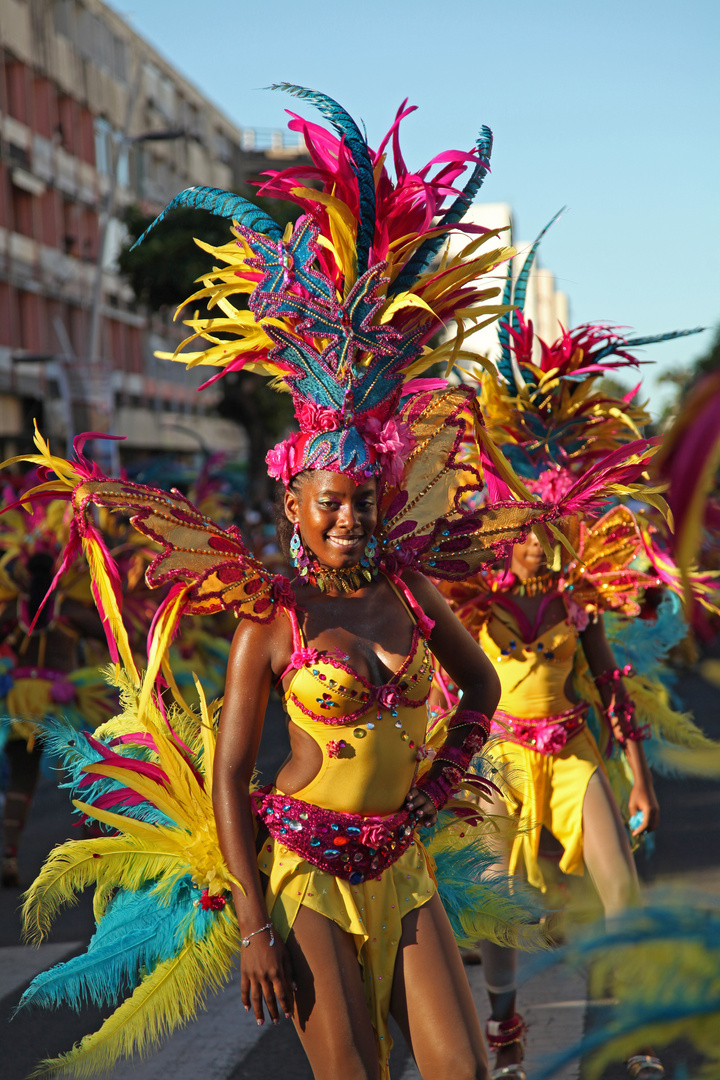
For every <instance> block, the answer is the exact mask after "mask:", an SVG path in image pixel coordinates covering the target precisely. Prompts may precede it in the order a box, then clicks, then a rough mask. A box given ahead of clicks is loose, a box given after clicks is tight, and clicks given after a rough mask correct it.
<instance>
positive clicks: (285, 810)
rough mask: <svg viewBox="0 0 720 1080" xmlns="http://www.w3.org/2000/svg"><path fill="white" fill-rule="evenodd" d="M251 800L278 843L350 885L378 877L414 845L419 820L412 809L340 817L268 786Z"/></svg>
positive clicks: (256, 811)
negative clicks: (389, 813) (383, 815)
mask: <svg viewBox="0 0 720 1080" xmlns="http://www.w3.org/2000/svg"><path fill="white" fill-rule="evenodd" d="M252 800H253V803H254V806H253V810H254V812H255V815H256V817H257V818H258V820H259V821H260V822H262V823H263V824H264V825H265V827H266V828H267V830H268V832H269V833H270V835H271V836H272V837H274V839H276V840H278V841H279V842H280V843H282V844H284V845H285V846H286V847H288V848H290V850H291V851H294V852H295V853H296V854H297V855H301V856H302V857H303V858H304V859H307V861H308V862H309V863H312V865H313V866H316V867H317V868H318V869H319V870H325V871H327V873H329V874H333V875H334V876H335V877H339V878H343V880H345V881H349V882H350V884H351V885H359V884H361V883H362V882H363V881H365V880H366V879H368V878H379V877H380V875H381V874H382V873H383V871H384V870H387V868H388V867H389V866H392V864H393V863H394V862H397V860H398V859H399V858H400V856H401V855H403V854H404V853H405V852H406V851H407V849H408V848H409V847H410V845H411V844H412V843H413V830H414V826H415V818H414V816H413V815H412V814H411V813H410V812H409V811H407V810H401V811H399V812H398V813H397V814H391V815H390V816H389V817H365V816H364V815H362V814H340V813H336V812H335V811H333V810H326V809H325V808H324V807H321V806H313V804H312V803H307V802H303V801H302V800H301V799H293V798H292V797H291V796H289V795H283V794H282V793H280V792H273V791H272V790H271V789H268V788H264V789H262V790H260V791H256V792H254V793H253V795H252Z"/></svg>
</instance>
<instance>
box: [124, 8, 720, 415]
mask: <svg viewBox="0 0 720 1080" xmlns="http://www.w3.org/2000/svg"><path fill="white" fill-rule="evenodd" d="M112 6H113V7H114V8H115V9H116V10H117V11H119V12H120V14H122V15H124V16H125V17H126V18H127V19H128V20H129V21H130V22H131V24H132V25H133V26H134V28H135V29H136V30H137V31H138V32H139V33H141V34H143V35H144V36H145V37H146V38H148V39H149V40H150V41H151V42H152V43H153V45H154V46H155V47H156V48H157V49H158V50H159V51H160V52H161V53H162V54H163V55H164V56H166V57H167V58H168V60H170V61H171V62H172V63H173V64H174V65H176V66H177V67H178V68H179V69H180V70H181V71H182V72H183V73H184V74H185V75H186V76H187V77H188V78H190V79H191V80H192V81H193V82H194V83H195V84H196V85H197V86H198V87H199V88H200V89H201V90H202V91H203V92H204V93H205V94H206V95H207V96H208V97H210V98H211V99H212V100H213V101H214V102H215V103H216V104H217V105H219V106H220V107H221V108H222V109H223V111H224V112H225V113H226V114H227V115H228V116H229V117H230V118H231V119H233V120H234V121H235V122H236V123H237V124H239V125H241V126H252V127H281V126H283V125H284V122H285V118H284V111H283V110H284V108H285V107H288V106H289V107H296V108H298V103H296V102H294V101H293V99H289V98H287V97H285V96H284V95H282V94H278V93H271V92H269V91H263V90H262V87H265V86H268V85H269V84H270V83H273V82H279V81H283V80H284V81H287V82H296V83H300V84H302V85H305V86H310V87H312V88H313V89H317V90H322V91H324V92H325V93H327V94H329V95H330V96H331V97H334V98H336V99H337V100H338V101H339V102H341V104H342V105H343V106H344V107H345V108H346V109H347V110H348V111H349V112H350V113H351V114H352V115H353V116H354V117H355V119H356V120H363V121H364V122H365V124H366V126H367V131H368V136H369V141H370V143H371V144H373V145H376V144H377V143H378V142H379V140H380V137H381V136H382V135H383V134H384V133H385V131H386V130H387V128H388V127H389V125H390V123H391V121H392V117H393V116H394V113H395V110H396V108H397V106H398V105H399V103H400V102H401V101H402V100H403V99H404V98H405V97H409V98H410V101H411V103H413V104H415V105H418V106H419V110H418V112H416V113H415V114H413V116H411V117H409V118H408V119H407V120H406V121H405V122H404V125H403V133H402V137H403V148H404V153H405V156H406V159H407V160H408V162H409V163H410V164H411V165H416V166H417V165H421V164H424V163H425V162H426V161H427V160H428V159H429V158H430V157H432V156H433V155H434V154H436V153H437V152H439V151H440V150H443V149H446V148H449V147H451V146H452V147H460V148H468V147H469V146H470V145H471V144H472V142H473V140H474V138H475V134H476V132H477V130H478V128H479V126H480V125H481V124H483V123H485V124H488V125H489V126H490V127H491V128H492V129H493V131H494V134H495V148H494V151H493V168H492V175H491V176H490V177H488V179H487V180H486V181H485V185H484V187H483V189H482V192H481V198H483V199H484V200H486V201H490V202H509V203H510V204H511V205H512V207H513V211H514V214H515V221H516V226H517V233H518V234H519V236H520V237H522V238H525V239H527V238H532V237H533V236H534V235H535V234H536V233H537V232H539V231H540V229H541V228H542V226H543V225H544V224H545V222H546V221H548V220H549V219H550V217H551V216H552V215H553V213H554V212H555V211H556V210H557V209H558V208H559V207H560V206H563V205H567V206H568V207H569V212H568V213H567V214H566V215H564V216H563V218H562V219H561V220H560V221H559V222H558V223H557V225H556V226H555V227H554V228H553V230H552V231H551V232H550V233H549V234H548V235H547V236H546V237H545V239H544V240H543V245H542V262H543V265H545V266H548V267H550V268H551V269H552V270H553V271H554V272H555V275H556V277H557V280H558V286H559V287H560V288H563V289H564V290H565V291H566V292H567V293H568V294H569V296H570V303H571V318H572V321H573V323H579V322H585V321H588V320H598V321H601V320H605V321H612V322H613V323H616V324H619V325H627V326H631V327H633V328H634V330H635V331H636V332H638V333H643V334H644V333H659V332H661V331H664V330H672V329H675V328H679V327H693V326H700V325H702V326H710V327H715V326H717V325H718V323H720V288H719V285H720V138H718V134H719V130H718V129H719V127H720V125H719V124H718V103H719V102H720V64H719V63H718V52H719V50H720V2H718V0H673V2H670V0H654V2H651V0H602V2H601V0H515V2H514V3H508V2H507V0H505V2H503V0H495V2H494V3H489V2H486V0H440V2H435V0H432V2H431V0H415V2H414V3H410V2H407V0H356V2H355V3H349V2H347V0H334V2H332V3H331V2H330V0H293V2H290V0H259V2H258V3H255V4H253V3H250V2H248V0H211V2H210V3H205V4H204V5H203V4H199V3H197V0H114V2H113V4H112ZM298 111H300V112H303V111H304V112H305V113H306V115H308V116H310V117H311V118H313V119H317V115H313V113H314V110H312V109H307V108H305V107H304V106H303V107H302V108H298ZM711 340H712V331H711V332H709V333H706V334H703V335H700V336H698V337H696V338H690V339H688V340H684V341H683V340H681V341H679V342H676V343H668V344H663V345H656V346H653V347H652V348H650V349H647V350H646V351H645V353H644V356H645V357H646V358H647V359H648V360H649V359H652V360H653V361H655V363H653V364H652V365H648V368H647V369H646V372H647V374H646V385H647V389H648V390H649V391H650V392H651V394H652V399H651V400H652V405H653V406H654V407H657V406H658V405H659V403H660V402H661V400H662V392H661V391H659V390H657V389H655V388H654V387H653V385H652V382H653V375H654V374H655V372H659V371H662V370H667V369H676V368H678V367H680V366H682V365H685V364H687V363H689V362H690V361H691V360H692V359H694V358H695V357H697V356H699V355H701V354H702V353H703V352H705V351H706V350H707V349H708V348H709V346H710V343H711Z"/></svg>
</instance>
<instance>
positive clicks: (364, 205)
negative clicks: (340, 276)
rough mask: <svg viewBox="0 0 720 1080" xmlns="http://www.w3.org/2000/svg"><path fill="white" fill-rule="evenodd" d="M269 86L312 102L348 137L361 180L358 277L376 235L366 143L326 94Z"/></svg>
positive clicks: (362, 270) (371, 172) (358, 179)
mask: <svg viewBox="0 0 720 1080" xmlns="http://www.w3.org/2000/svg"><path fill="white" fill-rule="evenodd" d="M270 89H271V90H283V91H284V92H285V93H286V94H292V95H293V97H297V98H301V99H302V100H303V101H309V102H310V104H311V105H314V106H315V108H316V109H318V110H319V112H321V113H322V114H323V116H324V117H325V119H326V120H329V121H330V123H331V124H332V126H333V127H334V128H335V130H336V131H337V133H338V135H340V136H341V137H342V138H344V140H345V145H346V146H347V148H348V150H349V151H350V157H351V159H352V167H353V172H354V173H355V176H356V178H357V183H358V201H359V204H360V222H359V225H358V234H357V241H356V250H357V276H358V277H362V275H363V274H364V273H365V271H366V270H367V268H368V265H369V257H370V248H371V247H372V243H373V239H374V237H375V180H374V177H373V166H372V161H371V159H370V152H369V150H368V145H367V142H366V141H365V139H364V138H363V135H362V132H361V131H360V128H359V127H358V126H357V124H356V123H355V121H354V120H353V118H352V117H351V116H350V115H349V113H347V112H346V111H345V109H343V107H342V106H341V105H338V103H337V101H334V100H333V99H332V98H331V97H328V96H327V95H326V94H321V93H319V92H318V91H317V90H310V89H309V88H308V87H307V86H295V85H294V84H292V83H286V82H282V83H274V84H273V85H272V86H271V87H270Z"/></svg>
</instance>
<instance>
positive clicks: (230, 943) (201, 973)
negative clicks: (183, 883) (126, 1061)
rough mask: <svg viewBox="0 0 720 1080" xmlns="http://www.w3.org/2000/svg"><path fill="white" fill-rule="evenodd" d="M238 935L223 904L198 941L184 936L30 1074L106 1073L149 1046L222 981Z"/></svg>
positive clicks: (193, 1013)
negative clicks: (73, 1041)
mask: <svg viewBox="0 0 720 1080" xmlns="http://www.w3.org/2000/svg"><path fill="white" fill-rule="evenodd" d="M239 937H240V935H239V932H238V929H237V923H236V921H235V918H234V915H232V914H231V913H230V911H229V910H228V909H227V908H224V909H223V910H222V911H221V912H218V913H217V916H216V918H215V920H214V922H213V924H212V926H211V928H210V929H209V931H208V933H207V935H206V936H205V937H204V938H203V939H202V940H199V941H197V940H192V939H191V940H188V941H187V942H186V943H185V944H184V945H183V947H182V949H181V950H180V951H179V952H178V954H177V955H176V956H174V957H173V958H172V959H170V960H165V961H162V962H161V963H159V964H158V965H157V967H155V968H154V969H153V971H152V972H150V973H149V974H147V975H146V976H145V977H144V978H143V979H142V982H141V983H140V985H139V986H138V987H137V989H136V990H135V992H134V993H133V994H132V995H131V996H130V997H129V998H127V999H126V1000H125V1001H124V1002H123V1003H122V1005H120V1006H119V1008H117V1009H116V1010H115V1012H114V1013H112V1015H111V1016H109V1017H108V1019H107V1020H106V1021H105V1022H104V1024H103V1025H102V1027H100V1029H99V1030H98V1031H96V1032H94V1033H93V1034H91V1035H86V1036H85V1038H84V1039H82V1040H81V1042H79V1043H78V1044H77V1045H76V1046H74V1047H73V1049H72V1050H70V1051H69V1052H68V1053H67V1054H61V1055H60V1056H59V1057H56V1058H50V1059H47V1060H45V1061H43V1062H41V1064H40V1065H39V1066H38V1068H37V1069H36V1070H35V1072H34V1073H33V1074H32V1076H47V1075H52V1074H57V1073H62V1074H63V1075H66V1076H75V1077H78V1078H81V1077H90V1076H97V1075H100V1074H103V1073H106V1072H110V1071H111V1070H112V1067H113V1065H114V1064H115V1062H116V1061H117V1059H118V1058H119V1057H120V1056H128V1057H132V1056H134V1055H136V1054H137V1055H139V1056H141V1057H142V1056H144V1055H145V1054H147V1053H149V1052H151V1051H152V1050H154V1049H155V1048H156V1047H157V1045H158V1044H159V1043H160V1042H161V1041H162V1040H163V1039H165V1038H166V1037H167V1036H168V1035H170V1034H172V1032H173V1031H175V1030H176V1029H177V1028H178V1027H182V1026H184V1025H185V1024H186V1023H187V1022H188V1021H189V1020H192V1019H194V1018H195V1017H196V1016H197V1013H198V1010H199V1009H200V1008H202V1007H203V1005H204V1003H205V1000H206V998H207V995H208V993H209V992H210V991H212V992H217V991H218V990H219V989H221V988H222V987H223V986H224V985H225V984H226V983H227V982H228V980H229V978H230V974H231V971H232V965H233V960H234V957H235V956H236V954H237V951H238V949H239V944H240V942H239Z"/></svg>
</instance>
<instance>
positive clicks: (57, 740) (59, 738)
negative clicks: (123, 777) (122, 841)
mask: <svg viewBox="0 0 720 1080" xmlns="http://www.w3.org/2000/svg"><path fill="white" fill-rule="evenodd" d="M42 728H43V743H44V747H45V753H46V754H47V755H48V756H49V757H51V758H52V759H54V760H55V761H59V762H60V763H61V764H62V771H63V774H64V779H62V780H59V781H58V787H61V788H66V789H67V790H68V791H69V792H70V797H71V798H72V799H81V800H82V801H83V802H84V803H87V804H89V805H92V804H93V803H94V802H96V801H97V800H98V799H99V798H100V797H101V796H104V795H107V794H109V793H111V792H120V791H121V790H122V789H123V788H124V786H125V785H124V784H123V783H122V781H120V780H115V779H113V778H111V777H108V776H94V777H93V778H92V782H91V783H89V784H88V782H87V781H88V774H87V773H85V772H83V769H84V768H85V766H86V765H94V764H96V763H97V762H99V761H102V755H101V754H100V753H99V751H98V750H96V749H95V748H94V747H93V746H92V745H91V744H90V743H89V742H88V741H87V739H85V737H84V736H83V734H82V733H78V732H77V730H76V729H75V728H74V727H73V726H72V725H71V724H69V723H68V722H67V721H65V720H61V719H47V720H45V721H43V723H42ZM113 749H114V750H116V751H117V752H119V753H122V755H123V757H127V758H136V759H139V760H141V761H147V760H150V759H151V751H150V750H149V749H148V748H147V747H145V746H142V745H139V744H136V743H123V744H121V745H120V746H116V747H113ZM122 812H123V813H124V814H126V815H127V816H128V817H133V818H138V819H140V820H141V821H147V822H149V823H150V824H152V825H169V826H172V825H173V824H174V822H172V821H171V820H170V819H169V818H168V817H167V816H166V815H165V814H163V812H162V811H161V810H158V809H157V807H156V806H153V805H152V804H151V803H148V802H139V803H136V804H132V805H124V806H123V810H122Z"/></svg>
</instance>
